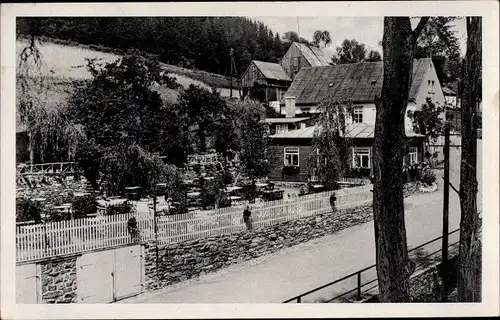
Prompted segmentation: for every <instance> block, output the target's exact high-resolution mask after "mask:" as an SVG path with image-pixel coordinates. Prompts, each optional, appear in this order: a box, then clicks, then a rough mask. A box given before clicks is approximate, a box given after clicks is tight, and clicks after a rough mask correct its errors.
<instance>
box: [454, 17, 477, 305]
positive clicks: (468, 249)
mask: <svg viewBox="0 0 500 320" xmlns="http://www.w3.org/2000/svg"><path fill="white" fill-rule="evenodd" d="M466 20H467V53H466V56H465V61H464V67H463V82H462V83H463V86H462V89H463V91H462V161H461V166H460V208H461V219H460V249H459V263H458V284H457V290H458V301H460V302H479V301H481V286H480V280H481V273H480V271H479V272H478V270H480V265H479V264H480V260H479V259H480V255H481V250H480V240H479V239H478V232H479V215H478V213H477V190H478V186H477V175H476V167H477V158H476V156H477V121H478V117H477V112H478V109H479V108H478V105H479V101H480V99H481V54H482V50H481V29H482V27H481V18H480V17H473V18H470V17H467V19H466Z"/></svg>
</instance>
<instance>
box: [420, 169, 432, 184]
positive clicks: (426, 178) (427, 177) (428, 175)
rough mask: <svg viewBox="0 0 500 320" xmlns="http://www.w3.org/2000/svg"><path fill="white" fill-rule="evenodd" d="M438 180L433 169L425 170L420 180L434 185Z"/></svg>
mask: <svg viewBox="0 0 500 320" xmlns="http://www.w3.org/2000/svg"><path fill="white" fill-rule="evenodd" d="M435 181H436V175H435V174H434V172H433V171H432V170H425V171H424V174H423V175H422V178H420V182H422V183H424V184H426V185H432V184H433V183H434V182H435Z"/></svg>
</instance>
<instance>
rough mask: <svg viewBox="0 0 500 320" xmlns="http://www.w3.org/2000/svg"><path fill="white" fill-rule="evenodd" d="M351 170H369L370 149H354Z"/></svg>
mask: <svg viewBox="0 0 500 320" xmlns="http://www.w3.org/2000/svg"><path fill="white" fill-rule="evenodd" d="M352 166H353V168H370V148H354V150H353V157H352Z"/></svg>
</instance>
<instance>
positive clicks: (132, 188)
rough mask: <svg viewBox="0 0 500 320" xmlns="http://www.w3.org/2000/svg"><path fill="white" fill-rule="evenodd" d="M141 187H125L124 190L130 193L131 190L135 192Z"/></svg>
mask: <svg viewBox="0 0 500 320" xmlns="http://www.w3.org/2000/svg"><path fill="white" fill-rule="evenodd" d="M140 188H141V187H126V188H125V190H129V191H132V190H137V189H140Z"/></svg>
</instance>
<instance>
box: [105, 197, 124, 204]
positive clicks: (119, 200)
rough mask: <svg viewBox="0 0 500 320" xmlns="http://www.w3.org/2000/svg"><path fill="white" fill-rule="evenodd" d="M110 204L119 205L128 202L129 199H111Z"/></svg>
mask: <svg viewBox="0 0 500 320" xmlns="http://www.w3.org/2000/svg"><path fill="white" fill-rule="evenodd" d="M108 202H109V204H110V205H117V204H122V203H125V202H127V199H123V198H119V199H109V201H108Z"/></svg>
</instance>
